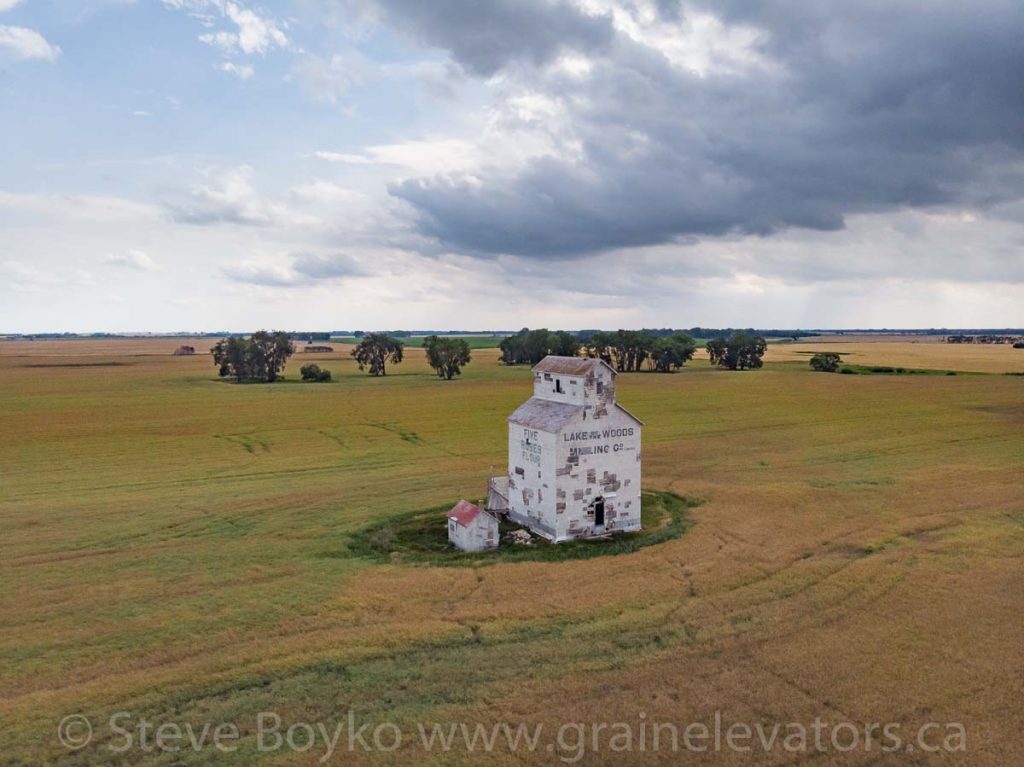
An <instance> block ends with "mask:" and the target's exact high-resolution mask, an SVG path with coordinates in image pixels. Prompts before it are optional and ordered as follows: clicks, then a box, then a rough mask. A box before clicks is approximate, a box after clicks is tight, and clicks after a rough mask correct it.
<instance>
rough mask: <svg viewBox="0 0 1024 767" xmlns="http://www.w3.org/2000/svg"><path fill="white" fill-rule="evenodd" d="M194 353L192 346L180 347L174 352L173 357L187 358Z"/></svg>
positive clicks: (194, 349)
mask: <svg viewBox="0 0 1024 767" xmlns="http://www.w3.org/2000/svg"><path fill="white" fill-rule="evenodd" d="M195 353H196V347H194V346H186V345H182V346H179V347H178V348H177V349H175V350H174V356H175V357H187V356H188V355H190V354H195Z"/></svg>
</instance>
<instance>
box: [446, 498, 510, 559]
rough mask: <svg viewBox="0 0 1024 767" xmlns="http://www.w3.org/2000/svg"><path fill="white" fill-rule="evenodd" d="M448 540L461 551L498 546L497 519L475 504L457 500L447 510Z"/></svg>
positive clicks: (483, 549) (481, 549)
mask: <svg viewBox="0 0 1024 767" xmlns="http://www.w3.org/2000/svg"><path fill="white" fill-rule="evenodd" d="M447 516H448V540H449V541H450V542H451V543H452V545H454V546H455V548H457V549H462V550H463V551H486V550H487V549H494V548H497V546H498V520H497V518H496V517H494V516H492V515H491V514H489V513H487V512H486V511H484V510H483V509H481V508H480V507H479V506H477V505H476V504H473V503H470V502H469V501H466V500H462V501H459V502H458V503H457V504H455V506H453V507H452V510H451V511H449V512H448V515H447Z"/></svg>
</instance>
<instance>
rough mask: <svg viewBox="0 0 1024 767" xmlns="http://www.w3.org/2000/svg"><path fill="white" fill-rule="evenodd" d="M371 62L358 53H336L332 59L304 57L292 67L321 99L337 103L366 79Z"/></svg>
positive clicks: (311, 91)
mask: <svg viewBox="0 0 1024 767" xmlns="http://www.w3.org/2000/svg"><path fill="white" fill-rule="evenodd" d="M366 72H367V64H366V62H365V61H364V60H363V59H362V58H361V57H360V56H358V55H356V54H354V53H351V52H350V53H347V54H345V55H340V54H335V55H333V56H331V57H330V58H329V59H324V58H320V57H319V56H309V55H307V56H304V57H303V58H302V59H300V60H299V61H298V62H296V64H295V66H294V67H293V68H292V73H293V74H294V76H295V77H296V79H297V80H298V81H299V82H300V83H301V84H302V85H303V86H305V88H306V90H308V91H309V93H310V94H311V95H312V96H313V97H314V98H316V99H317V100H319V101H325V102H327V103H328V104H336V103H338V100H339V99H340V98H341V97H342V96H344V95H345V94H346V93H348V92H349V91H350V90H351V89H352V88H354V87H356V86H357V85H360V84H361V83H363V82H364V81H365V79H366Z"/></svg>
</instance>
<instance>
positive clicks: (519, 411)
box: [508, 397, 583, 432]
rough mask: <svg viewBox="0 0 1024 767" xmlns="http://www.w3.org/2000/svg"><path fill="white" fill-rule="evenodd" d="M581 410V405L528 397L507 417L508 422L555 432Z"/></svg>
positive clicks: (574, 417)
mask: <svg viewBox="0 0 1024 767" xmlns="http://www.w3.org/2000/svg"><path fill="white" fill-rule="evenodd" d="M582 412H583V406H582V405H570V404H568V403H566V402H554V401H552V400H549V399H541V398H540V397H530V399H528V400H526V402H524V403H523V404H522V405H520V406H519V407H518V408H516V410H515V412H514V413H512V415H510V416H509V417H508V421H509V423H515V424H519V425H520V426H526V427H528V428H530V429H538V430H539V431H549V432H556V431H559V430H560V429H561V428H562V427H563V426H565V425H566V424H568V423H571V422H572V421H573V420H575V419H576V417H577V416H578V415H579V414H580V413H582Z"/></svg>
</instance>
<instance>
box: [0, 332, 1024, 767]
mask: <svg viewBox="0 0 1024 767" xmlns="http://www.w3.org/2000/svg"><path fill="white" fill-rule="evenodd" d="M182 342H187V341H184V339H174V340H159V339H141V340H140V339H129V340H103V341H34V342H28V341H17V342H14V341H12V342H0V583H2V589H0V608H2V609H0V616H2V617H0V765H42V764H54V765H97V764H99V765H108V764H109V765H124V764H140V763H146V764H166V765H176V764H186V765H222V764H226V765H253V764H273V765H285V764H286V765H291V764H296V765H315V764H320V763H330V764H346V765H349V764H357V765H358V764H400V765H405V764H408V765H423V764H439V765H440V764H445V765H448V764H509V763H513V764H561V763H579V764H586V765H619V764H644V765H664V764H702V765H703V764H709V765H766V766H767V765H784V764H801V765H808V764H810V765H833V764H836V765H839V764H842V765H847V764H849V765H864V766H865V767H866V766H867V765H890V764H910V765H931V764H943V765H945V764H957V765H970V766H971V767H975V766H977V765H981V766H985V765H991V766H992V767H1004V766H1005V765H1013V764H1024V706H1022V705H1021V702H1022V700H1024V634H1022V627H1024V377H1021V376H1014V375H1005V374H1004V373H1010V372H1021V371H1024V351H1022V350H1012V349H1010V348H1009V347H988V346H985V347H954V346H945V345H942V344H924V343H922V344H915V343H910V342H884V343H857V342H854V343H848V344H847V343H843V344H839V343H836V344H823V343H821V342H819V343H814V342H813V339H811V340H808V341H806V342H802V343H799V344H787V345H781V344H780V345H775V344H773V345H772V346H770V347H769V353H768V356H767V358H766V359H767V362H766V365H765V367H764V369H762V370H758V371H747V372H727V371H719V370H714V369H711V368H710V367H709V366H708V364H707V361H706V359H699V358H698V359H696V360H694V361H693V362H692V363H690V364H689V365H687V366H686V368H684V370H683V371H681V372H679V373H676V374H668V375H659V374H648V373H641V374H623V375H620V376H619V379H618V381H619V383H618V396H619V399H620V401H621V402H622V403H623V404H624V405H625V406H626V407H628V408H629V409H630V410H631V411H632V412H634V413H636V414H637V416H638V417H639V418H641V419H643V420H644V421H645V423H646V426H645V429H644V433H643V450H644V486H645V488H647V489H649V490H650V491H656V492H671V493H674V494H676V495H678V496H679V497H685V498H690V499H699V505H698V504H694V505H693V507H692V508H689V509H688V510H687V515H688V522H687V527H686V529H685V532H683V533H682V534H681V535H679V536H677V537H674V538H670V539H667V540H665V541H664V542H659V543H657V544H656V545H650V546H645V547H643V548H638V549H637V550H635V551H631V552H628V553H621V554H617V555H609V556H594V557H587V558H581V559H573V560H566V561H497V560H495V561H494V563H489V562H486V561H483V562H478V563H474V564H473V565H472V566H448V563H440V562H439V563H437V565H436V566H435V565H433V564H432V563H431V562H430V561H429V557H420V558H417V559H415V560H414V561H407V560H406V559H403V557H402V556H401V554H400V553H398V554H396V555H395V556H392V557H390V558H388V557H386V556H385V557H380V556H377V557H372V556H364V555H361V554H360V553H359V552H358V551H356V550H355V545H354V541H356V540H357V536H358V534H359V533H360V531H365V530H367V529H371V528H373V526H375V525H380V524H381V523H382V522H385V521H386V520H388V519H390V518H394V519H396V520H400V519H403V518H408V517H409V515H413V514H414V513H415V512H419V511H423V510H428V509H433V508H439V507H442V506H444V505H445V504H449V503H453V502H454V501H456V500H458V499H459V498H467V499H469V500H472V501H476V500H477V499H479V498H482V497H484V495H485V492H486V477H487V476H488V473H489V472H490V471H491V470H492V469H493V470H495V471H496V472H500V471H502V469H503V467H504V464H505V461H506V457H505V453H506V449H507V442H506V440H507V437H506V425H505V418H506V416H507V415H508V414H509V413H510V412H511V411H512V410H513V409H514V408H515V407H516V406H517V405H518V404H519V403H520V402H522V401H523V400H524V399H526V398H527V397H528V396H529V394H530V391H531V378H530V374H529V371H528V370H527V369H526V368H509V367H505V366H502V365H499V364H498V363H497V358H498V353H497V350H496V349H480V350H475V351H474V352H473V362H472V363H471V364H470V365H469V366H468V367H467V368H466V370H465V371H464V372H463V375H462V376H461V378H459V379H457V380H455V381H451V382H444V381H441V380H439V379H438V378H437V377H436V376H435V375H434V374H433V373H432V372H431V370H430V369H429V368H428V367H427V365H426V364H425V361H424V358H423V352H422V350H420V349H416V348H412V345H410V348H409V349H408V351H407V357H406V361H405V362H404V363H403V364H401V365H398V366H395V367H393V368H389V372H388V375H387V376H386V377H385V378H376V379H375V378H371V377H369V376H367V375H365V374H364V373H360V372H359V371H358V370H357V369H356V366H355V363H354V362H353V361H352V360H351V358H350V357H349V356H348V348H349V347H346V346H341V345H335V351H334V352H331V353H329V354H317V355H312V354H311V355H304V354H302V353H301V352H300V353H298V354H296V355H295V357H293V358H292V360H291V361H290V363H289V365H288V367H287V369H286V371H285V374H286V376H287V377H288V380H286V381H284V382H282V383H278V384H273V385H235V384H230V383H226V382H223V381H219V380H217V379H216V376H215V371H214V368H213V365H212V363H211V360H210V357H209V354H207V353H205V352H206V350H208V349H209V347H210V343H211V342H210V339H201V340H197V341H194V342H187V343H195V345H196V347H197V349H198V350H199V352H200V353H199V354H197V355H196V356H194V357H174V356H171V352H172V351H173V349H174V348H175V347H176V346H177V345H178V344H180V343H182ZM830 350H835V351H839V352H841V353H843V354H844V355H845V354H849V355H850V356H849V357H844V360H845V361H849V362H852V363H856V364H861V365H867V364H885V365H905V366H908V367H914V368H923V369H934V370H955V371H958V373H972V372H973V373H978V374H977V375H960V374H958V375H955V376H946V375H922V376H886V375H835V374H823V373H814V372H812V371H810V370H809V369H808V366H807V359H808V355H807V354H805V353H804V352H813V351H830ZM305 358H309V359H312V360H314V361H316V362H317V363H318V364H320V365H321V366H323V367H326V368H328V369H330V370H331V371H332V372H333V374H334V380H333V381H332V382H330V383H320V384H312V383H308V384H307V383H300V382H298V381H297V380H296V379H297V378H298V368H299V365H300V364H302V363H303V362H304V361H305ZM438 524H439V525H443V524H444V522H443V518H441V517H440V515H439V519H438ZM267 711H273V712H275V713H276V714H277V715H278V716H280V718H281V720H282V721H283V722H284V723H285V726H287V723H288V722H310V723H313V722H328V723H331V726H333V724H334V723H338V722H344V721H345V720H346V718H347V717H349V716H350V715H351V716H352V717H354V718H355V719H356V720H358V722H360V723H370V724H374V725H375V724H378V723H383V722H390V723H393V724H394V725H395V726H396V727H398V728H400V729H401V732H402V733H404V735H405V737H404V739H403V740H402V742H401V744H400V745H399V746H398V747H397V748H396V749H395V750H393V751H390V750H389V751H387V752H386V753H382V749H378V750H374V749H370V750H369V751H364V750H363V749H362V748H353V749H348V748H346V747H345V746H344V745H342V746H340V747H339V748H338V750H337V752H336V753H334V754H333V755H332V756H331V757H330V758H329V759H328V758H326V756H327V755H326V752H325V748H324V747H323V746H322V744H320V743H317V744H314V745H313V746H312V747H311V748H309V749H308V750H301V749H291V750H276V751H268V750H261V749H260V748H259V744H258V742H257V740H256V736H255V732H256V722H257V716H258V714H259V713H260V712H267ZM116 712H129V718H130V720H131V721H133V722H135V721H138V720H140V719H143V718H144V719H145V720H147V721H149V722H152V723H156V724H160V723H171V722H173V723H177V724H178V725H184V724H186V723H195V725H196V729H199V727H201V725H202V723H204V722H231V723H236V724H237V726H238V728H239V729H240V739H239V741H238V744H237V749H236V750H234V751H230V752H220V751H211V750H210V749H204V750H199V751H193V750H190V749H182V750H181V751H180V752H178V753H173V754H171V753H166V752H154V751H151V752H145V751H142V750H140V749H138V748H136V749H134V750H132V751H130V752H127V753H118V752H116V751H115V750H114V747H115V746H116V745H117V744H118V743H119V738H118V736H117V735H116V734H115V733H113V732H111V730H110V728H108V727H106V726H105V724H104V723H106V722H107V721H108V720H109V719H110V717H111V716H112V715H113V714H115V713H116ZM71 714H82V715H84V716H86V717H88V718H89V719H90V720H91V721H92V722H93V725H94V729H95V737H94V738H93V740H92V742H90V743H89V744H88V745H87V746H86V747H84V748H82V749H80V750H74V751H72V750H69V749H66V748H65V747H64V746H62V745H61V743H60V742H59V740H58V738H57V735H56V728H57V724H58V723H59V722H60V721H61V720H62V718H63V717H65V716H68V715H71ZM716 716H720V717H721V719H722V720H724V721H725V722H727V723H728V722H746V723H750V724H754V723H763V724H767V725H768V726H770V725H771V724H772V723H790V722H799V723H806V724H807V725H808V727H809V726H810V725H811V723H812V722H814V720H815V718H816V717H820V718H821V719H823V720H825V721H829V722H833V723H835V722H853V723H858V724H861V725H863V724H864V723H872V722H891V723H898V724H899V725H900V726H901V728H902V730H903V731H905V732H906V733H908V735H907V737H908V738H909V737H910V735H909V733H911V732H913V731H914V730H915V728H917V727H919V726H920V725H921V724H923V723H925V722H939V723H951V722H959V723H962V724H963V725H964V727H965V729H966V733H967V740H966V751H962V752H959V753H953V754H950V753H941V754H938V753H935V754H933V753H928V752H927V751H923V750H921V749H920V748H918V749H917V750H914V751H909V750H908V751H906V752H905V753H904V752H901V753H899V754H896V755H892V754H890V755H885V754H881V753H879V751H878V748H877V747H876V748H875V750H874V751H871V752H868V753H865V752H864V751H863V750H858V751H852V752H843V751H841V750H839V749H835V748H832V749H829V750H827V751H826V752H824V753H812V754H810V755H808V754H806V753H802V754H796V753H788V752H786V751H785V750H782V749H780V748H778V747H776V748H775V749H774V750H771V751H770V752H768V753H766V752H765V751H764V750H763V749H762V748H761V747H760V746H756V747H755V748H754V749H753V751H752V752H745V753H736V752H734V751H730V750H728V749H722V750H714V749H711V750H709V751H707V752H704V753H696V754H694V753H689V754H688V753H679V754H666V753H665V752H664V751H653V750H651V749H649V748H648V749H647V750H643V751H641V750H638V749H636V748H634V749H632V751H631V752H629V753H613V752H611V751H610V749H609V748H608V741H607V735H608V733H607V732H606V733H605V734H604V735H601V737H603V738H604V741H603V742H602V747H600V748H594V749H587V750H586V753H582V751H581V749H580V748H574V747H573V744H572V743H564V742H560V743H552V742H550V740H549V739H548V738H547V737H546V736H545V738H543V739H542V741H541V742H542V744H543V745H541V746H540V747H539V748H537V749H536V750H535V751H531V752H527V751H526V750H525V749H520V750H518V751H514V752H512V751H510V749H509V748H505V747H500V746H499V747H498V748H496V749H494V750H493V751H487V752H482V751H479V750H478V751H472V752H470V751H468V750H467V749H465V748H458V747H456V748H454V749H453V750H451V751H450V752H446V753H439V752H438V751H439V749H435V750H425V749H424V747H423V746H422V744H421V743H419V742H417V739H416V738H415V737H414V733H416V728H417V725H419V724H421V723H434V722H439V723H454V722H467V723H470V724H473V723H486V724H490V723H496V722H510V723H513V724H514V723H520V722H525V723H531V724H537V725H542V726H543V727H545V728H546V729H545V732H546V733H554V731H555V730H556V729H557V728H558V727H559V726H561V725H563V724H564V723H567V722H579V723H611V722H628V723H633V724H636V723H638V722H651V723H653V722H673V723H679V725H680V729H682V727H684V726H685V725H686V724H687V723H691V722H705V723H711V722H712V721H713V720H714V718H715V717H716ZM943 732H944V729H940V730H939V731H938V734H937V735H933V736H932V739H933V740H934V739H935V738H936V737H939V738H940V739H941V735H942V733H943ZM317 737H319V736H317ZM387 740H390V737H389V738H388V739H387ZM589 742H590V741H588V743H589Z"/></svg>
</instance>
